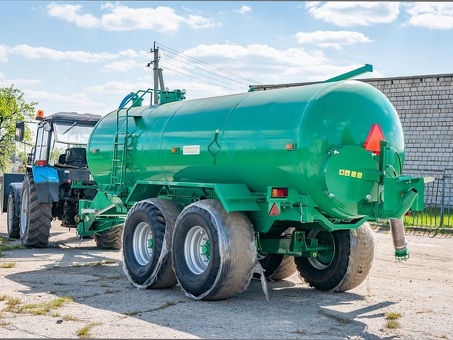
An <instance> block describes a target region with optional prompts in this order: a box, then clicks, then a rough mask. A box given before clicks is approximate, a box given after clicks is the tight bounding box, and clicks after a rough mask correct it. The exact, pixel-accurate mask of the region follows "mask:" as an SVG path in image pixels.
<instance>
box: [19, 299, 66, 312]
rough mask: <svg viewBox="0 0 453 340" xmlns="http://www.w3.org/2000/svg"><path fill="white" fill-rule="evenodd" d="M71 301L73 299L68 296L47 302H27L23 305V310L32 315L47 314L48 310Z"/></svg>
mask: <svg viewBox="0 0 453 340" xmlns="http://www.w3.org/2000/svg"><path fill="white" fill-rule="evenodd" d="M72 301H73V299H72V298H70V297H60V298H57V299H54V300H51V301H48V302H43V303H34V304H27V305H25V306H24V311H25V312H27V313H29V314H32V315H47V314H48V313H49V312H50V311H52V310H55V309H57V308H60V307H62V306H63V305H65V304H67V303H69V302H72Z"/></svg>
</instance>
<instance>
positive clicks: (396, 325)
mask: <svg viewBox="0 0 453 340" xmlns="http://www.w3.org/2000/svg"><path fill="white" fill-rule="evenodd" d="M385 327H387V328H389V329H397V328H400V327H401V326H400V323H399V322H398V321H397V320H388V321H387V323H386V324H385Z"/></svg>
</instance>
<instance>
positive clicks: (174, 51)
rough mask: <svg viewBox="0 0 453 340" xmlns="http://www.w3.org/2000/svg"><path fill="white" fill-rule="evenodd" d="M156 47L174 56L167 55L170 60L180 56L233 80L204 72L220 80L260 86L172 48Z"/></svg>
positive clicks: (254, 81)
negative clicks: (220, 78)
mask: <svg viewBox="0 0 453 340" xmlns="http://www.w3.org/2000/svg"><path fill="white" fill-rule="evenodd" d="M157 45H159V46H161V47H163V48H164V50H165V51H167V52H168V53H170V54H174V55H176V57H173V56H171V55H167V56H168V57H170V58H173V59H176V60H178V59H177V58H178V57H180V56H182V57H184V58H186V59H188V60H190V61H192V62H194V63H196V64H200V65H202V66H203V67H205V68H208V69H212V70H216V71H217V72H222V73H224V74H227V75H230V76H232V77H234V78H228V77H226V76H222V75H219V74H217V73H213V72H210V71H207V70H204V71H205V72H208V73H212V74H215V75H216V76H217V77H222V78H225V79H228V80H230V81H232V82H237V83H240V84H242V85H244V84H245V85H248V84H246V83H243V82H240V81H238V80H237V79H242V80H245V81H247V82H249V84H250V83H254V84H262V83H261V82H258V81H256V80H253V79H250V78H247V77H244V76H241V75H238V74H235V73H233V72H230V71H226V70H224V69H221V68H219V67H215V66H212V65H210V64H208V63H206V62H203V61H201V60H198V59H195V58H193V57H190V56H188V55H186V54H184V53H180V52H178V51H176V50H174V49H172V48H170V47H168V46H165V45H163V44H160V43H157Z"/></svg>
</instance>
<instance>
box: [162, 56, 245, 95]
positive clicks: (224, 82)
mask: <svg viewBox="0 0 453 340" xmlns="http://www.w3.org/2000/svg"><path fill="white" fill-rule="evenodd" d="M167 64H168V65H172V66H175V67H178V65H175V64H172V63H170V62H168V61H166V62H165V65H167ZM166 69H168V70H172V71H175V69H171V68H169V67H167V66H166ZM183 70H186V69H185V68H183ZM187 71H188V70H187ZM175 72H176V71H175ZM188 72H191V73H194V74H196V75H199V76H201V77H204V78H207V79H211V80H214V81H217V82H220V83H223V84H227V85H229V86H231V85H233V86H236V89H240V90H243V88H241V87H239V86H238V85H235V84H231V83H230V82H226V81H223V80H219V79H216V78H213V77H209V76H207V75H205V74H202V73H198V72H195V71H188ZM178 73H180V74H183V75H187V74H185V73H182V72H178ZM192 78H195V79H198V80H203V78H196V77H195V76H192ZM223 78H224V77H223ZM227 79H228V78H227ZM210 84H213V85H217V84H215V83H210ZM241 84H242V83H241ZM218 86H222V85H218ZM222 87H225V86H222ZM225 88H228V87H225ZM228 89H230V90H233V89H231V88H228ZM233 91H236V90H233Z"/></svg>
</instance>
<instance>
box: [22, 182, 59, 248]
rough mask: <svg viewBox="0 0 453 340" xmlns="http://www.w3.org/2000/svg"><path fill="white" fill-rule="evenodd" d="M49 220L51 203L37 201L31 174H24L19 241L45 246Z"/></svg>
mask: <svg viewBox="0 0 453 340" xmlns="http://www.w3.org/2000/svg"><path fill="white" fill-rule="evenodd" d="M51 222H52V203H41V202H38V193H37V191H36V185H35V182H34V180H33V175H31V174H30V175H28V176H25V179H24V185H23V187H22V198H21V209H20V240H21V243H22V244H23V245H24V246H26V247H37V248H45V247H47V244H48V243H49V236H50V226H51Z"/></svg>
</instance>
